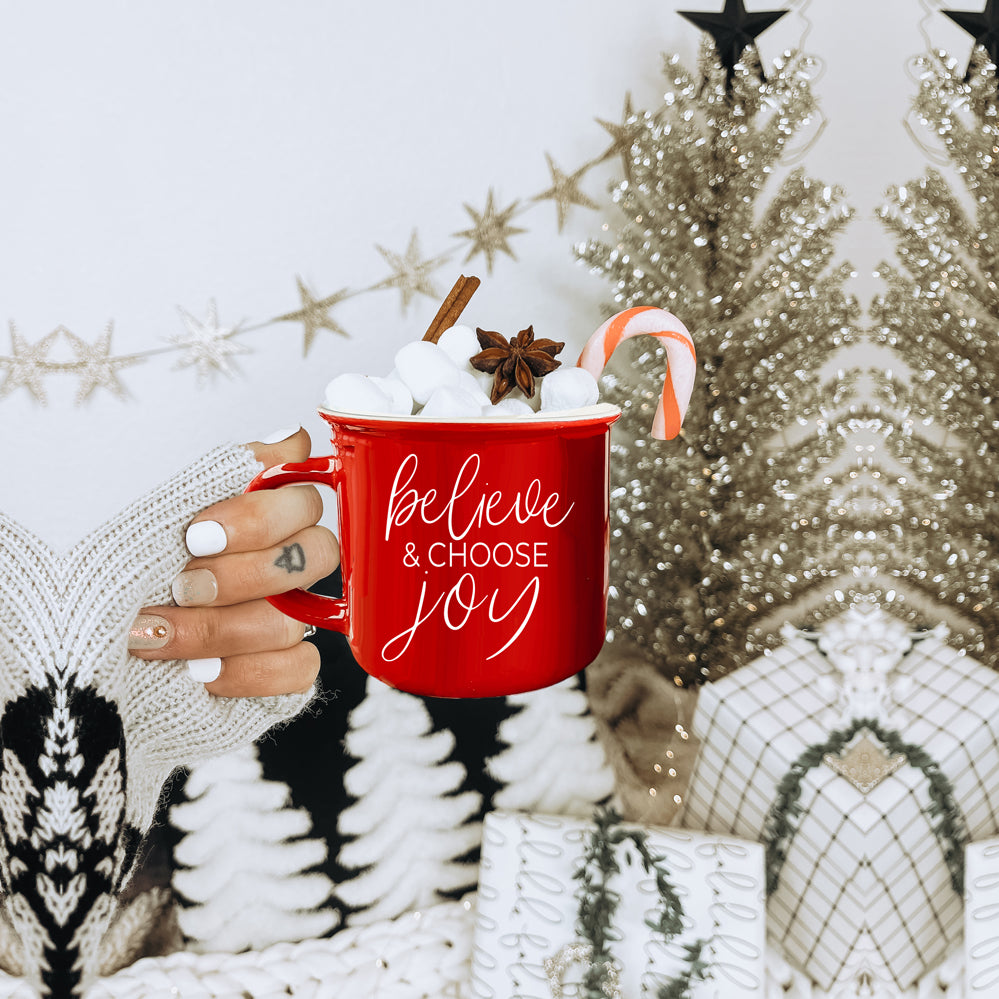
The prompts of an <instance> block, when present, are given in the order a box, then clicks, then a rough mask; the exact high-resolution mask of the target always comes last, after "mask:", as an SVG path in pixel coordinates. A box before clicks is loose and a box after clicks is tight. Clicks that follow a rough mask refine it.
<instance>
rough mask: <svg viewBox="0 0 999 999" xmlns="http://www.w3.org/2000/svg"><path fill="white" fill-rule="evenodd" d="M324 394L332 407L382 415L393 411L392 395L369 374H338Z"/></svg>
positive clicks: (327, 403)
mask: <svg viewBox="0 0 999 999" xmlns="http://www.w3.org/2000/svg"><path fill="white" fill-rule="evenodd" d="M324 395H325V399H326V405H327V406H328V407H329V408H330V409H336V410H341V411H343V412H346V413H376V414H381V415H389V414H390V413H391V412H392V397H391V396H390V395H389V394H388V392H386V391H385V390H384V389H383V388H381V387H380V386H379V385H378V384H376V382H375V380H374V379H373V378H369V377H368V376H367V375H358V374H354V373H353V372H347V373H345V374H342V375H337V376H336V378H334V379H333V381H331V382H330V383H329V385H327V386H326V392H325V393H324Z"/></svg>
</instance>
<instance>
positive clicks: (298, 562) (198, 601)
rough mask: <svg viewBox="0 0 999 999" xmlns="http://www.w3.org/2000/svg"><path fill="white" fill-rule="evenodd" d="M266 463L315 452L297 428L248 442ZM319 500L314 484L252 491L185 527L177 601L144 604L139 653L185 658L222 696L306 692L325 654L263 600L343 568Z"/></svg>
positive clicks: (132, 640)
mask: <svg viewBox="0 0 999 999" xmlns="http://www.w3.org/2000/svg"><path fill="white" fill-rule="evenodd" d="M249 447H250V448H251V449H252V450H253V452H254V454H255V455H256V457H257V459H258V460H259V461H261V462H263V464H264V465H265V466H266V467H270V466H272V465H278V464H281V463H283V462H289V461H304V460H305V459H306V458H308V457H309V452H310V448H311V442H310V440H309V435H308V434H307V433H306V432H305V431H304V430H301V429H300V430H298V431H297V432H296V433H294V434H293V435H291V436H290V437H288V438H287V439H286V440H283V441H280V442H279V443H277V444H260V443H254V444H250V445H249ZM322 509H323V508H322V500H321V499H320V496H319V493H318V491H317V490H316V489H315V488H314V487H312V486H288V487H285V488H284V489H276V490H273V491H261V492H254V493H248V494H247V495H245V496H236V497H233V498H232V499H227V500H223V501H222V502H221V503H216V504H215V505H214V506H210V507H208V509H206V510H204V511H202V512H201V513H200V514H198V516H197V517H195V518H194V521H193V522H192V523H191V525H190V527H189V528H188V531H187V546H188V549H189V551H190V552H191V554H192V555H194V556H195V558H193V559H192V560H191V561H190V562H188V564H187V566H186V567H185V568H184V570H183V571H182V572H181V573H180V574H179V575H178V576H177V577H176V579H175V580H174V582H173V587H172V589H173V597H174V600H175V601H176V602H177V604H178V605H179V606H177V607H146V608H144V609H143V610H142V612H141V613H140V615H139V617H138V618H136V620H135V623H134V624H133V626H132V628H131V630H130V632H129V643H128V647H129V651H130V652H131V653H132V655H134V656H138V657H140V658H142V659H186V660H188V665H189V669H190V671H191V676H192V678H193V679H195V680H200V681H202V682H204V683H205V684H206V686H207V688H208V690H209V691H210V692H211V693H213V694H217V695H219V696H221V697H261V696H269V695H274V694H290V693H297V692H299V691H303V690H307V689H308V688H309V687H310V686H311V685H312V684H313V682H314V681H315V679H316V676H317V675H318V673H319V653H318V651H317V650H316V648H315V647H314V646H313V645H312V644H311V643H309V642H303V641H302V639H303V637H304V635H305V634H306V630H307V629H306V626H305V625H303V624H301V623H299V622H298V621H295V620H294V619H293V618H290V617H287V616H286V615H284V614H282V613H281V612H280V611H279V610H277V609H276V608H275V607H273V606H271V604H270V603H268V601H267V600H265V599H264V597H267V596H272V595H273V594H276V593H283V592H284V591H285V590H290V589H294V588H296V587H308V586H311V585H312V584H313V583H315V582H317V581H318V580H320V579H322V578H323V577H325V576H328V575H329V574H330V573H331V572H333V571H334V570H335V569H336V567H337V566H338V565H339V564H340V548H339V545H338V544H337V540H336V538H335V537H334V536H333V534H332V533H331V532H330V531H328V530H327V529H326V528H324V527H320V526H318V521H319V518H320V516H321V515H322Z"/></svg>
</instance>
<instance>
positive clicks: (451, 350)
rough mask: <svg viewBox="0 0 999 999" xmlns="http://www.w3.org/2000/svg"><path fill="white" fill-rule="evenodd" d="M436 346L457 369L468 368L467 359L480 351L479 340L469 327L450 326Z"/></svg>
mask: <svg viewBox="0 0 999 999" xmlns="http://www.w3.org/2000/svg"><path fill="white" fill-rule="evenodd" d="M437 346H438V347H440V349H441V350H443V351H444V353H445V354H447V356H448V357H450V358H451V360H452V361H454V363H455V364H457V365H458V367H459V368H466V367H468V359H469V358H470V357H472V356H473V355H475V354H478V353H479V351H480V350H482V347H481V346H479V338H478V337H477V336H476V335H475V330H473V329H472V327H471V326H452V327H451V328H450V329H449V330H444V332H443V333H441V335H440V338H439V339H438V341H437Z"/></svg>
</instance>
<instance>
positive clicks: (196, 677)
mask: <svg viewBox="0 0 999 999" xmlns="http://www.w3.org/2000/svg"><path fill="white" fill-rule="evenodd" d="M187 672H188V673H189V674H190V677H191V679H192V680H193V681H194V682H195V683H211V682H212V681H213V680H217V679H218V678H219V677H220V676H221V675H222V660H221V659H218V658H211V659H188V660H187Z"/></svg>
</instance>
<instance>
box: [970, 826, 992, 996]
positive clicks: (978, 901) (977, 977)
mask: <svg viewBox="0 0 999 999" xmlns="http://www.w3.org/2000/svg"><path fill="white" fill-rule="evenodd" d="M964 864H965V870H964V900H965V901H964V969H965V979H964V981H965V995H966V996H967V997H968V999H972V997H975V999H992V997H994V996H997V995H999V839H987V840H982V841H980V842H978V843H969V844H968V848H967V850H965V853H964Z"/></svg>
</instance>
